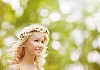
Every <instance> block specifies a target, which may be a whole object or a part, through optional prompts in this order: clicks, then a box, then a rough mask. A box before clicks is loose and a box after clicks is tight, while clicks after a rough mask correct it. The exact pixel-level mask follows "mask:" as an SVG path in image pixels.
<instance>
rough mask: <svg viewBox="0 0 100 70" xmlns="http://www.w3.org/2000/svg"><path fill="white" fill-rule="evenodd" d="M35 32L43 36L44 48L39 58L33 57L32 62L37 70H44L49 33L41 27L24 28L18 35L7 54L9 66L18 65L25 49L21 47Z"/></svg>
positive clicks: (30, 26) (33, 25)
mask: <svg viewBox="0 0 100 70" xmlns="http://www.w3.org/2000/svg"><path fill="white" fill-rule="evenodd" d="M35 32H41V33H43V34H44V38H45V42H44V46H45V48H44V49H43V51H42V54H41V56H39V57H35V59H33V61H34V62H35V64H36V66H37V68H38V70H44V68H43V65H44V64H45V63H46V61H45V57H46V56H47V53H46V52H47V51H46V48H47V44H48V41H49V31H48V29H47V28H46V27H44V26H42V25H35V24H32V25H29V26H26V27H24V28H23V29H22V30H21V31H20V32H19V34H18V36H17V37H18V40H17V42H16V43H14V44H13V45H12V47H11V48H10V49H9V54H10V57H11V59H10V60H9V63H10V64H18V63H19V62H20V61H21V60H22V59H23V57H24V55H25V48H24V47H23V44H24V43H25V42H26V41H27V39H28V37H29V36H30V35H34V33H35Z"/></svg>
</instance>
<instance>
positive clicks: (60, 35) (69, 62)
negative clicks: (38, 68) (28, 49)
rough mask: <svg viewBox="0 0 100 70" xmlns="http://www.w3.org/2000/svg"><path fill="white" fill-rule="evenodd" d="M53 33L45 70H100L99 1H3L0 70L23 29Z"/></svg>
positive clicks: (0, 13)
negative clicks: (39, 27)
mask: <svg viewBox="0 0 100 70" xmlns="http://www.w3.org/2000/svg"><path fill="white" fill-rule="evenodd" d="M36 23H39V24H43V25H45V26H47V27H48V29H49V30H50V42H49V44H48V47H49V48H48V57H47V58H46V61H47V63H46V64H45V65H44V68H45V70H100V0H0V70H5V69H6V67H7V65H8V63H7V59H8V57H7V50H8V49H9V48H10V47H11V45H12V43H13V41H15V40H16V39H17V38H16V35H17V33H18V32H19V30H20V29H21V28H23V27H24V26H27V25H29V24H36Z"/></svg>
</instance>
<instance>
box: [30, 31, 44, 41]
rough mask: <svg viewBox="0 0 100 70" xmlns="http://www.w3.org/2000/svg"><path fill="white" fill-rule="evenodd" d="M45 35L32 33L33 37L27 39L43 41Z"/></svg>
mask: <svg viewBox="0 0 100 70" xmlns="http://www.w3.org/2000/svg"><path fill="white" fill-rule="evenodd" d="M44 37H45V35H44V34H43V33H40V32H37V33H34V34H33V35H30V36H29V39H41V40H44Z"/></svg>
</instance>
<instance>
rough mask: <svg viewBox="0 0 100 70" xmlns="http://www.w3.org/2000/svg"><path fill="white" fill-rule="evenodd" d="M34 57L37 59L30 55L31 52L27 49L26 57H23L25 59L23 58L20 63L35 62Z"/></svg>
mask: <svg viewBox="0 0 100 70" xmlns="http://www.w3.org/2000/svg"><path fill="white" fill-rule="evenodd" d="M34 59H35V56H30V55H29V54H28V52H27V51H25V55H24V57H23V59H22V60H21V62H20V63H24V64H32V65H33V64H34Z"/></svg>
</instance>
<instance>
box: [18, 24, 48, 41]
mask: <svg viewBox="0 0 100 70" xmlns="http://www.w3.org/2000/svg"><path fill="white" fill-rule="evenodd" d="M34 32H35V33H36V32H41V33H45V34H47V35H49V31H48V29H47V28H46V27H44V26H40V25H30V26H27V27H25V28H23V29H22V31H21V32H20V34H19V39H20V40H25V39H26V38H27V37H28V36H29V35H32V34H33V33H34Z"/></svg>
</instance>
